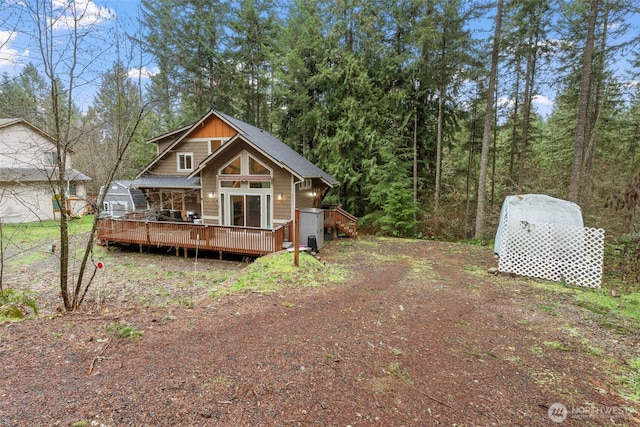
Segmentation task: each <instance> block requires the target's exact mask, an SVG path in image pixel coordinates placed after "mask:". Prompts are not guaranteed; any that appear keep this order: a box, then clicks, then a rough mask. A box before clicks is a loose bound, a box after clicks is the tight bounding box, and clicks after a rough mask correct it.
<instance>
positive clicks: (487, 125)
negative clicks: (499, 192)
mask: <svg viewBox="0 0 640 427" xmlns="http://www.w3.org/2000/svg"><path fill="white" fill-rule="evenodd" d="M503 3H504V0H498V6H497V10H496V21H495V26H496V27H495V32H494V35H493V51H492V53H491V72H490V73H489V87H488V90H487V107H486V108H487V110H486V112H485V116H484V131H483V133H482V153H481V155H480V175H479V177H478V206H477V209H476V232H475V237H476V238H477V239H478V238H481V237H483V236H484V223H485V212H484V210H485V199H486V189H487V169H488V165H489V147H490V144H491V126H492V124H493V102H494V95H495V91H496V79H497V75H498V52H499V49H500V35H501V31H502V6H503Z"/></svg>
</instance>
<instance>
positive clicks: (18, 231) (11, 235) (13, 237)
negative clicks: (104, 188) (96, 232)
mask: <svg viewBox="0 0 640 427" xmlns="http://www.w3.org/2000/svg"><path fill="white" fill-rule="evenodd" d="M92 225H93V215H87V216H85V217H84V218H82V220H72V221H69V235H73V234H79V233H86V232H89V231H90V230H91V226H92ZM2 234H3V236H4V237H5V238H6V239H8V240H9V241H11V243H13V244H16V245H25V244H27V245H28V244H40V243H42V241H43V240H44V241H46V240H53V241H54V242H55V243H57V240H56V239H57V238H58V237H59V236H60V222H59V221H41V222H26V223H22V224H3V225H2Z"/></svg>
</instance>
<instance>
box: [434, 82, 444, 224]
mask: <svg viewBox="0 0 640 427" xmlns="http://www.w3.org/2000/svg"><path fill="white" fill-rule="evenodd" d="M444 97H445V89H444V83H441V84H440V93H439V95H438V130H437V135H436V185H435V187H436V188H435V192H434V197H433V210H434V211H435V212H437V211H438V210H439V209H440V186H441V182H440V179H441V177H442V122H443V121H444Z"/></svg>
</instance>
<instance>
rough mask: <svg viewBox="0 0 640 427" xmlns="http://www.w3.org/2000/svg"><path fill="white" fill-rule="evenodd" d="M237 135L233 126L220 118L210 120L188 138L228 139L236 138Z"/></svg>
mask: <svg viewBox="0 0 640 427" xmlns="http://www.w3.org/2000/svg"><path fill="white" fill-rule="evenodd" d="M236 133H237V132H236V131H235V129H233V128H232V127H231V126H229V125H228V124H226V123H225V122H223V121H222V120H220V119H219V118H218V117H214V118H213V120H209V121H207V122H206V123H203V124H201V125H200V126H198V127H197V128H196V129H194V130H193V131H192V132H191V133H190V134H189V135H188V138H210V139H216V138H225V139H226V138H231V137H232V136H235V134H236Z"/></svg>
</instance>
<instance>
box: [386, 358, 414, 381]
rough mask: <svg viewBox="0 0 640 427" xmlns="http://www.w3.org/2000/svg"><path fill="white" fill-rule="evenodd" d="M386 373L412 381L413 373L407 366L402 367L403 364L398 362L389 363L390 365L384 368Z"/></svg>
mask: <svg viewBox="0 0 640 427" xmlns="http://www.w3.org/2000/svg"><path fill="white" fill-rule="evenodd" d="M383 371H384V372H385V373H387V374H388V375H391V376H394V377H396V378H398V379H401V380H403V381H407V382H409V383H412V382H413V380H412V379H411V374H410V373H409V370H408V369H407V368H404V367H402V365H401V364H400V363H398V362H392V363H389V365H388V366H387V367H386V368H384V369H383Z"/></svg>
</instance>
